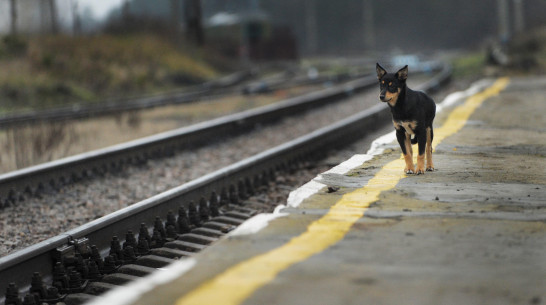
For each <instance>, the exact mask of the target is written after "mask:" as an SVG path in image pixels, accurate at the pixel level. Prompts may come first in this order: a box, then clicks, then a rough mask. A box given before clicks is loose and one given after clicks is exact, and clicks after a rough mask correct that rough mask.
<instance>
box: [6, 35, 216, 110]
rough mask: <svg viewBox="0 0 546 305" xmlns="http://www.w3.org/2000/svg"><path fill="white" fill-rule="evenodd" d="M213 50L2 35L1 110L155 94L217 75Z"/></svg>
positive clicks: (104, 38) (135, 38)
mask: <svg viewBox="0 0 546 305" xmlns="http://www.w3.org/2000/svg"><path fill="white" fill-rule="evenodd" d="M214 58H218V57H217V56H216V55H215V54H212V53H211V52H210V51H206V50H205V52H200V51H198V50H197V49H195V48H194V47H191V46H189V45H185V46H177V45H174V44H173V43H171V42H169V41H168V40H166V39H163V38H161V37H158V36H151V35H145V34H133V35H129V36H114V35H98V36H81V37H68V36H49V37H36V36H35V37H11V36H7V37H4V38H2V39H0V102H1V103H0V113H2V112H4V113H5V112H9V111H21V110H28V109H43V108H48V107H52V106H60V105H69V104H73V103H93V102H97V101H101V100H104V99H105V98H110V97H123V96H126V95H131V96H133V95H138V94H144V93H152V92H158V91H164V90H170V89H173V88H179V87H182V86H187V85H192V84H196V83H200V82H203V81H206V80H209V79H212V78H214V77H217V76H219V74H220V71H219V68H218V67H220V66H222V65H224V63H221V62H220V61H217V60H216V62H215V60H214Z"/></svg>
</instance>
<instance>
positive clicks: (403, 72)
mask: <svg viewBox="0 0 546 305" xmlns="http://www.w3.org/2000/svg"><path fill="white" fill-rule="evenodd" d="M375 70H376V71H377V79H379V90H380V94H379V99H380V100H381V101H382V102H385V103H388V104H389V105H390V106H391V107H394V105H396V102H397V101H398V96H399V95H400V92H402V89H404V87H405V86H406V79H408V66H407V65H406V66H404V68H402V69H400V70H398V72H396V73H387V70H385V69H384V68H383V67H381V65H380V64H376V66H375Z"/></svg>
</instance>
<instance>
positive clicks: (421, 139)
mask: <svg viewBox="0 0 546 305" xmlns="http://www.w3.org/2000/svg"><path fill="white" fill-rule="evenodd" d="M416 137H417V144H418V147H419V154H418V155H417V170H416V172H415V173H416V174H417V175H421V174H424V173H425V151H426V136H425V135H424V134H422V133H419V134H417V135H416Z"/></svg>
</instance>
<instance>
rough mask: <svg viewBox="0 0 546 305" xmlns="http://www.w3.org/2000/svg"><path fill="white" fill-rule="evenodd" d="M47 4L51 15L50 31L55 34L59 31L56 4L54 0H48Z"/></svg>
mask: <svg viewBox="0 0 546 305" xmlns="http://www.w3.org/2000/svg"><path fill="white" fill-rule="evenodd" d="M48 4H49V13H50V17H51V33H52V34H57V33H58V32H59V24H58V22H57V5H56V3H55V0H48Z"/></svg>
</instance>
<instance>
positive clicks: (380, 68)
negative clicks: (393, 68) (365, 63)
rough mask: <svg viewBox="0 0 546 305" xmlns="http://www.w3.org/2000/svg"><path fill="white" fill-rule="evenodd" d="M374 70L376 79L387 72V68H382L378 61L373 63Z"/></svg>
mask: <svg viewBox="0 0 546 305" xmlns="http://www.w3.org/2000/svg"><path fill="white" fill-rule="evenodd" d="M375 70H376V71H377V79H381V78H382V77H383V76H385V74H387V70H385V69H383V67H381V65H380V64H379V63H375Z"/></svg>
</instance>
